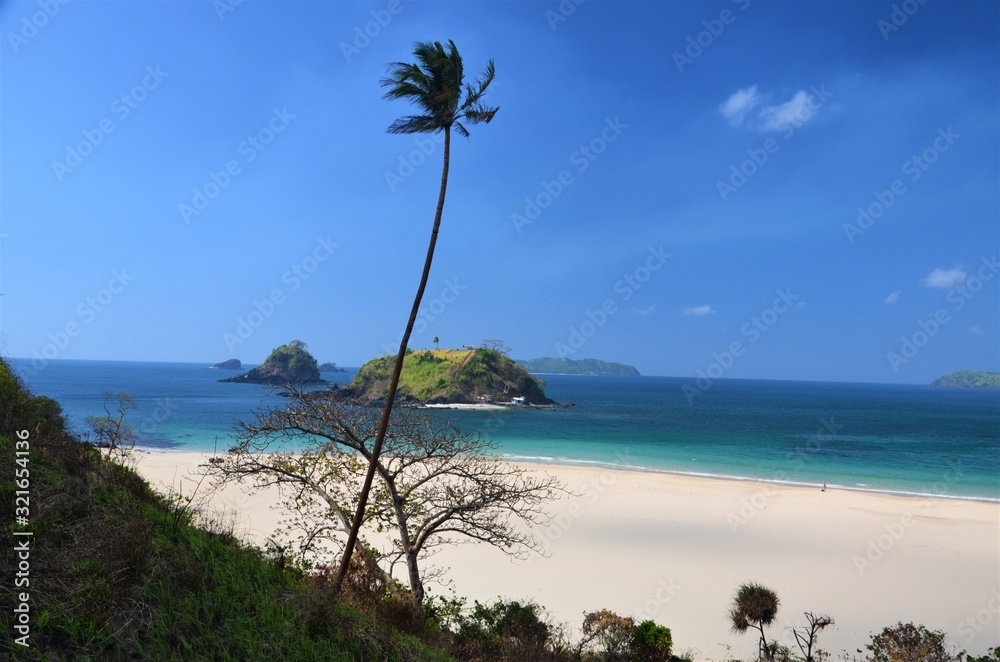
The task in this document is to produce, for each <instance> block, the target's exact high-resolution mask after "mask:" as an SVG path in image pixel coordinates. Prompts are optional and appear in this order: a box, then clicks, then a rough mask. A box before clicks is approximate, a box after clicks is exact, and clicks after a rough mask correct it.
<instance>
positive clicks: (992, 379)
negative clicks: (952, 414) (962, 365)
mask: <svg viewBox="0 0 1000 662" xmlns="http://www.w3.org/2000/svg"><path fill="white" fill-rule="evenodd" d="M931 386H943V387H946V388H1000V372H980V371H979V370H962V371H960V372H953V373H951V374H949V375H945V376H944V377H940V378H938V379H935V380H934V381H933V382H931Z"/></svg>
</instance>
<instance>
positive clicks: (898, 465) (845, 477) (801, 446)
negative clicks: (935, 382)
mask: <svg viewBox="0 0 1000 662" xmlns="http://www.w3.org/2000/svg"><path fill="white" fill-rule="evenodd" d="M12 364H13V366H14V367H15V369H18V370H19V371H20V372H21V373H22V375H23V376H24V377H25V381H26V382H27V383H28V385H29V386H30V387H31V388H32V390H33V391H35V392H36V393H38V394H44V395H48V396H49V397H52V398H54V399H56V400H58V401H59V403H60V404H61V405H62V406H63V409H64V411H65V413H66V415H67V420H68V422H69V423H70V425H71V426H72V427H73V428H74V429H76V430H78V431H81V432H82V431H83V429H84V424H83V421H84V417H85V416H87V415H88V414H94V413H98V412H99V411H100V409H101V392H102V391H103V390H105V389H113V390H126V391H128V392H129V393H131V394H132V395H133V397H135V399H136V401H137V402H138V405H139V407H138V409H137V410H136V411H135V412H133V413H132V415H131V417H132V426H133V428H135V429H136V430H137V432H138V433H139V439H140V442H139V443H140V445H141V446H145V447H149V448H158V449H163V450H208V451H211V450H213V449H214V448H217V449H219V450H224V449H225V448H227V447H228V446H229V443H230V438H229V435H230V433H231V432H232V429H233V423H234V422H235V421H236V420H239V419H249V418H251V417H252V415H253V414H252V413H253V411H254V410H255V409H256V408H259V407H261V406H267V405H271V404H277V405H280V404H281V403H282V402H283V401H284V399H283V398H281V397H279V396H277V395H274V394H271V393H270V391H269V389H267V388H265V387H260V386H254V385H246V384H222V383H219V382H218V381H217V380H218V379H219V378H221V377H226V376H229V375H231V374H235V373H231V372H227V371H219V370H208V369H206V368H205V366H204V365H202V364H185V363H132V362H109V361H51V362H50V363H49V364H48V365H47V366H46V367H45V368H44V370H41V371H38V372H37V373H34V374H32V373H31V371H30V364H29V363H28V362H26V361H19V360H17V359H15V360H13V361H12ZM352 376H353V372H348V373H334V374H327V375H324V377H325V378H326V379H329V380H331V381H347V380H349V379H350V378H351V377H352ZM545 379H546V381H547V386H546V393H547V394H548V395H549V396H550V397H551V398H553V399H555V400H557V401H559V402H573V403H575V404H576V406H575V407H572V408H568V409H554V410H504V411H499V412H481V411H454V410H452V411H448V412H435V413H434V414H432V415H436V416H449V417H451V418H455V419H457V420H459V421H460V422H461V423H462V425H463V427H464V428H465V429H466V430H469V431H479V432H481V433H483V434H484V435H486V436H488V437H490V438H492V439H494V440H496V442H497V445H498V451H499V452H500V453H502V454H504V455H505V456H508V457H510V458H511V459H525V460H527V459H530V460H534V461H542V462H558V463H569V464H572V463H592V464H598V465H611V466H624V467H633V468H645V469H656V470H663V471H675V472H683V473H693V474H703V475H719V476H730V477H741V478H753V479H764V480H773V481H781V482H790V483H804V484H811V485H818V484H820V483H822V482H823V481H826V482H828V483H829V484H830V486H831V487H836V486H842V487H850V488H853V489H871V490H884V491H893V492H905V493H915V494H942V495H949V496H956V497H976V498H986V499H991V500H1000V391H996V390H968V389H937V388H932V387H929V386H926V387H925V386H909V385H886V384H844V383H820V382H780V381H756V380H724V379H723V380H718V381H716V382H715V383H713V385H712V386H711V388H710V389H709V390H707V391H706V392H704V394H703V395H702V396H700V397H698V398H697V399H695V400H694V404H689V402H688V400H687V398H686V397H685V395H684V393H683V392H682V390H681V389H682V386H683V385H685V384H690V383H691V380H689V379H681V378H673V377H569V376H558V375H552V376H546V377H545Z"/></svg>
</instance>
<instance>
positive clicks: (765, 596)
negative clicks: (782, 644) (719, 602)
mask: <svg viewBox="0 0 1000 662" xmlns="http://www.w3.org/2000/svg"><path fill="white" fill-rule="evenodd" d="M779 604H780V600H778V595H777V594H776V593H775V592H774V591H772V590H771V589H769V588H767V587H764V586H761V585H760V584H755V583H753V582H750V583H747V584H743V585H742V586H740V588H739V590H738V591H737V592H736V597H735V598H734V599H733V606H732V607H731V608H730V609H729V619H730V621H731V623H732V627H733V631H734V632H739V633H741V634H742V633H744V632H746V631H747V630H751V629H756V630H757V631H758V632H759V633H760V641H759V642H758V644H757V650H758V652H757V655H758V658H757V659H759V660H765V661H766V662H771V661H772V660H774V659H775V655H776V654H777V652H778V644H777V642H773V643H770V644H769V643H767V635H766V634H765V633H764V627H765V626H767V625H770V624H771V623H773V622H774V619H775V617H776V616H777V615H778V605H779Z"/></svg>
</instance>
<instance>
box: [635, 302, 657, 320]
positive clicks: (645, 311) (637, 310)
mask: <svg viewBox="0 0 1000 662" xmlns="http://www.w3.org/2000/svg"><path fill="white" fill-rule="evenodd" d="M654 310H656V304H655V303H654V304H651V305H649V306H646V307H645V308H633V309H632V311H633V312H634V313H635V314H636V315H642V316H643V317H645V316H646V315H649V314H651V313H652V312H653V311H654Z"/></svg>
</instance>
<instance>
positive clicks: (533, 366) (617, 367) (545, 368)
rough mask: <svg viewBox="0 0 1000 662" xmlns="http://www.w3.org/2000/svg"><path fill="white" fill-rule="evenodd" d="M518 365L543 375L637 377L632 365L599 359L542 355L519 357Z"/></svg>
mask: <svg viewBox="0 0 1000 662" xmlns="http://www.w3.org/2000/svg"><path fill="white" fill-rule="evenodd" d="M516 363H517V364H518V365H519V366H523V367H524V369H525V370H527V371H528V372H530V373H534V374H544V375H608V376H612V377H639V371H638V370H636V369H635V367H634V366H630V365H627V364H625V363H613V362H608V361H601V360H599V359H577V360H574V359H567V358H558V359H557V358H551V357H544V358H540V359H528V360H523V359H519V360H517V361H516Z"/></svg>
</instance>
